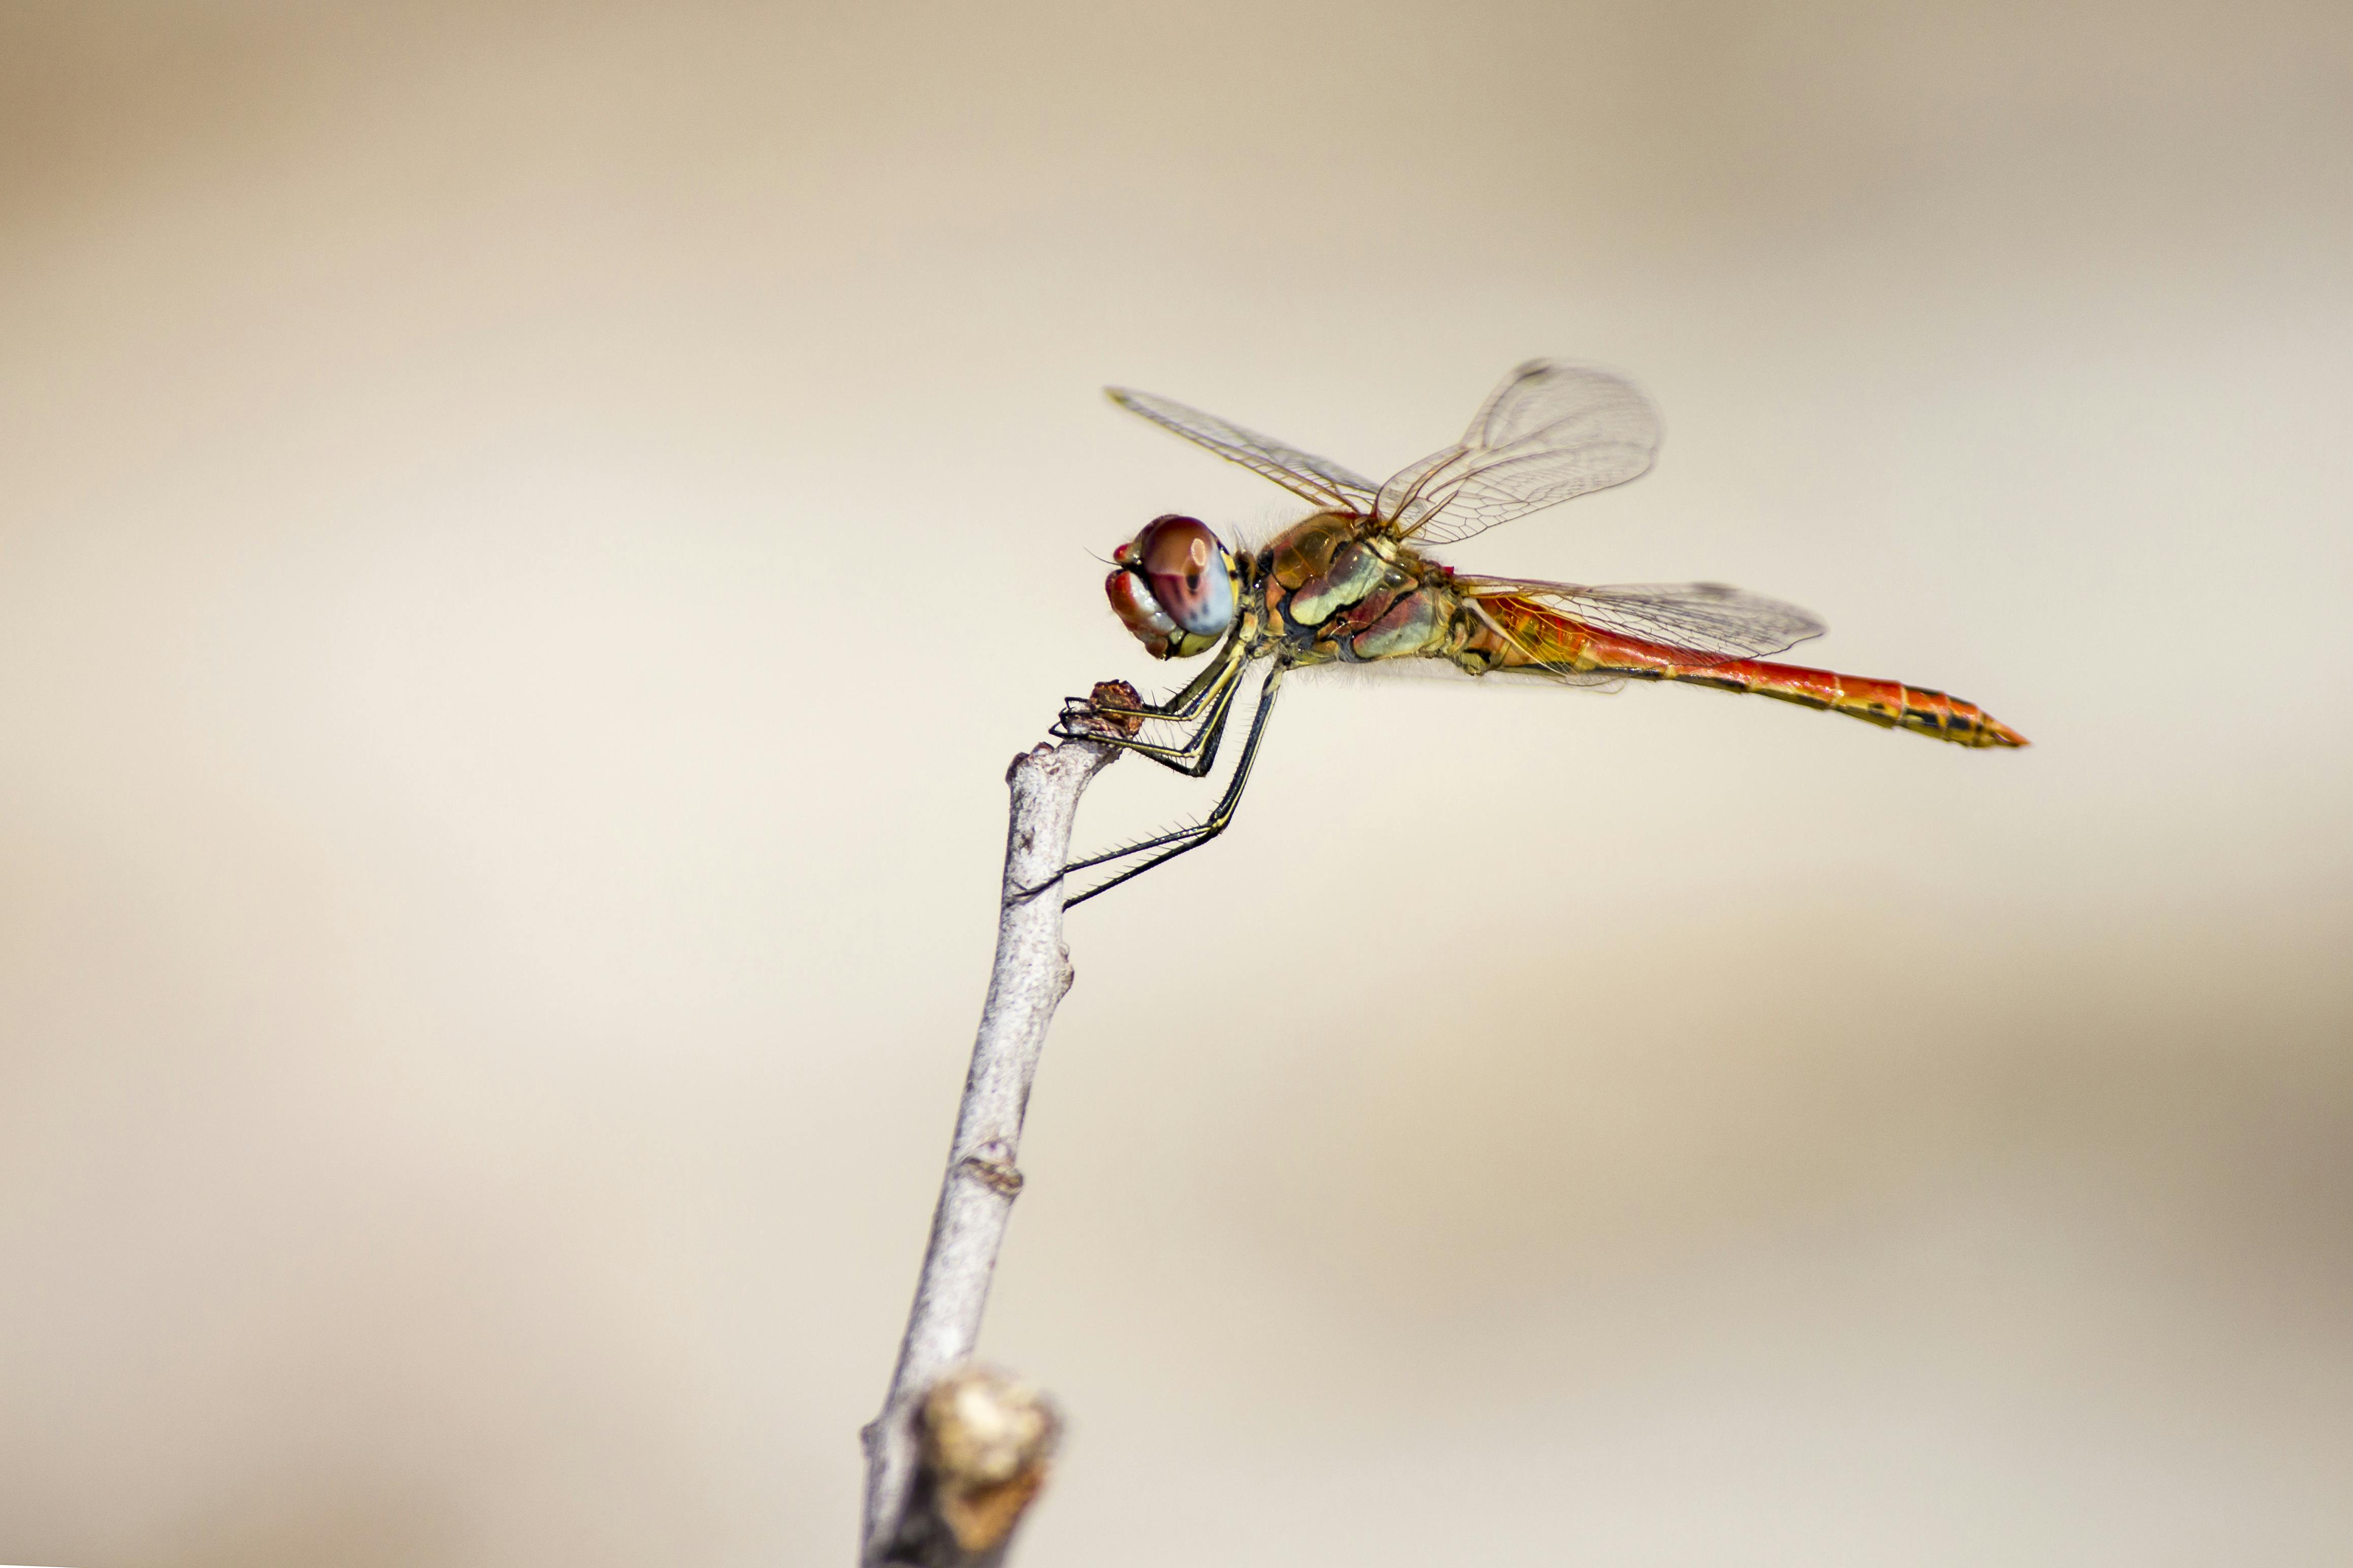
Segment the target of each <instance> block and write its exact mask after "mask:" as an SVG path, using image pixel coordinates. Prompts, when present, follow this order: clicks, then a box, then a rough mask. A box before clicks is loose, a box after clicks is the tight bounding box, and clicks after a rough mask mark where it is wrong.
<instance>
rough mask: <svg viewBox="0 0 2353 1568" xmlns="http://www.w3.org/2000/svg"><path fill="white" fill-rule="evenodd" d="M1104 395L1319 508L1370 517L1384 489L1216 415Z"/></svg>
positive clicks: (1161, 401) (1145, 397) (1140, 395)
mask: <svg viewBox="0 0 2353 1568" xmlns="http://www.w3.org/2000/svg"><path fill="white" fill-rule="evenodd" d="M1103 390H1104V392H1106V393H1107V394H1109V395H1110V397H1111V400H1112V401H1113V403H1116V404H1118V405H1120V406H1121V407H1122V408H1124V409H1126V410H1127V411H1128V412H1129V413H1131V414H1141V415H1143V416H1145V418H1146V419H1149V420H1151V421H1152V422H1153V423H1154V424H1155V425H1158V426H1163V427H1164V428H1166V429H1169V430H1174V431H1176V434H1178V435H1179V436H1182V437H1185V439H1187V441H1196V442H1198V443H1199V444H1200V445H1202V446H1204V447H1208V449H1209V450H1210V451H1212V452H1215V453H1216V454H1217V455H1218V456H1219V457H1220V458H1226V459H1227V460H1228V461H1229V462H1235V463H1240V465H1241V466H1242V467H1243V468H1248V469H1250V472H1252V473H1254V474H1261V475H1263V476H1265V477H1266V478H1268V479H1272V480H1273V481H1274V482H1275V483H1276V484H1279V485H1281V486H1282V488H1283V489H1287V490H1289V491H1291V492H1292V493H1293V495H1299V496H1304V497H1306V498H1307V499H1308V500H1311V501H1314V503H1315V504H1316V505H1317V506H1319V507H1323V508H1325V509H1326V510H1332V511H1353V512H1364V513H1369V512H1370V511H1371V510H1373V498H1374V497H1375V496H1376V495H1377V494H1378V493H1379V491H1380V487H1379V486H1378V485H1376V484H1375V483H1373V481H1372V480H1370V479H1366V478H1364V477H1363V476H1361V475H1358V474H1353V473H1350V472H1349V471H1348V470H1347V469H1345V468H1342V467H1341V466H1340V465H1339V464H1337V463H1335V462H1333V461H1332V460H1331V459H1330V458H1319V457H1317V456H1315V455H1314V453H1312V452H1303V451H1300V450H1299V449H1298V448H1297V447H1286V446H1284V445H1283V444H1282V442H1280V441H1274V440H1270V439H1268V438H1267V437H1264V436H1261V435H1260V434H1258V432H1256V431H1255V430H1245V429H1243V428H1242V427H1241V426H1239V425H1234V424H1229V423H1228V422H1227V421H1225V420H1223V419H1220V418H1219V417H1218V416H1216V415H1214V414H1204V413H1202V412H1201V411H1200V410H1199V409H1198V408H1187V407H1186V406H1185V405H1183V404H1181V403H1172V402H1170V401H1169V400H1168V399H1167V398H1166V397H1155V396H1154V395H1152V394H1150V393H1148V392H1130V391H1128V390H1127V389H1126V388H1125V387H1122V386H1107V387H1105V388H1104V389H1103Z"/></svg>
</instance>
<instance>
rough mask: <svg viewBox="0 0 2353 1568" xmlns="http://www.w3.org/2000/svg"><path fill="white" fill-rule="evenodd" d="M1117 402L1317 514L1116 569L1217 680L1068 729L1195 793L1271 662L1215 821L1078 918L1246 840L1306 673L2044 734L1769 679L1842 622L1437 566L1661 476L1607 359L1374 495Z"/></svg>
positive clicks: (1642, 400)
mask: <svg viewBox="0 0 2353 1568" xmlns="http://www.w3.org/2000/svg"><path fill="white" fill-rule="evenodd" d="M1107 390H1108V393H1109V395H1110V397H1111V400H1112V401H1113V403H1115V404H1117V405H1119V406H1120V407H1122V408H1124V409H1126V410H1127V411H1128V412H1129V413H1131V414H1137V415H1141V416H1143V417H1145V418H1146V419H1149V420H1151V421H1152V422H1153V423H1154V424H1155V425H1159V426H1163V427H1165V428H1166V429H1168V430H1171V431H1174V432H1175V433H1176V434H1177V435H1179V436H1182V437H1185V438H1186V439H1187V440H1188V441H1192V442H1196V443H1198V445H1200V446H1203V447H1208V449H1209V450H1210V451H1212V452H1215V453H1216V454H1218V456H1219V457H1221V458H1227V459H1229V460H1230V461H1232V462H1236V463H1240V465H1241V466H1242V467H1244V468H1248V469H1250V471H1251V472H1253V473H1256V474H1259V475H1261V476H1262V477H1264V478H1266V479H1271V480H1273V481H1274V482H1275V483H1276V484H1278V485H1281V486H1282V487H1283V489H1287V490H1290V491H1291V492H1292V493H1293V494H1294V495H1296V496H1298V497H1299V498H1300V499H1301V500H1304V501H1306V502H1308V503H1309V504H1310V505H1312V506H1313V507H1314V509H1315V510H1314V512H1313V513H1311V514H1310V515H1309V516H1307V517H1305V518H1303V520H1301V521H1298V522H1296V523H1293V525H1292V526H1291V527H1289V528H1287V529H1284V530H1283V531H1281V532H1280V533H1277V534H1276V535H1275V536H1274V537H1273V538H1272V539H1271V540H1269V541H1267V542H1265V543H1264V544H1262V545H1261V546H1259V547H1258V548H1257V549H1255V550H1250V549H1243V548H1239V547H1236V546H1233V545H1229V544H1228V543H1227V542H1225V541H1224V540H1222V539H1221V538H1219V535H1218V534H1217V532H1216V531H1214V530H1212V529H1211V528H1209V527H1208V525H1207V524H1206V523H1204V522H1202V521H1200V520H1199V519H1198V518H1195V517H1187V516H1184V515H1182V514H1179V513H1175V512H1170V513H1166V514H1164V515H1162V516H1160V517H1156V518H1154V519H1153V520H1152V521H1150V522H1148V523H1146V524H1145V526H1144V528H1143V529H1142V531H1139V532H1138V533H1137V534H1136V535H1135V536H1134V538H1133V539H1131V540H1128V541H1127V542H1124V543H1123V544H1121V545H1120V546H1119V547H1118V548H1117V549H1116V550H1114V551H1113V554H1112V563H1113V571H1112V574H1111V575H1110V576H1109V577H1108V578H1106V579H1105V580H1104V583H1103V589H1104V592H1105V593H1106V594H1107V595H1109V597H1110V599H1111V607H1112V610H1113V613H1114V614H1115V615H1116V616H1118V618H1119V620H1120V622H1121V624H1122V625H1124V626H1126V628H1127V629H1128V631H1129V632H1131V633H1132V634H1134V637H1136V638H1137V640H1138V641H1140V642H1142V643H1143V645H1144V647H1145V652H1147V653H1149V654H1150V655H1152V656H1153V657H1154V658H1162V659H1178V658H1197V657H1198V656H1200V655H1202V654H1205V653H1210V652H1211V650H1212V649H1214V650H1215V653H1214V656H1213V657H1212V658H1210V659H1209V662H1208V665H1206V666H1205V667H1204V668H1202V670H1201V672H1200V674H1199V675H1198V676H1197V677H1195V678H1194V679H1192V680H1191V681H1190V682H1189V683H1188V684H1187V685H1186V686H1185V688H1184V689H1182V690H1180V691H1178V692H1176V694H1175V695H1174V696H1173V697H1170V698H1168V699H1167V700H1165V701H1162V702H1157V703H1147V702H1145V701H1143V700H1140V699H1137V698H1135V697H1134V689H1133V688H1129V687H1124V685H1122V684H1121V683H1116V682H1114V683H1108V684H1106V685H1105V686H1103V687H1098V688H1097V689H1096V692H1095V694H1094V696H1093V697H1092V698H1074V699H1072V700H1071V701H1070V703H1069V704H1068V705H1066V706H1065V708H1064V710H1063V711H1062V714H1061V716H1060V720H1059V721H1057V723H1056V725H1055V733H1056V734H1058V735H1060V736H1063V737H1065V738H1069V737H1071V736H1076V735H1082V734H1083V735H1087V736H1090V737H1092V738H1094V739H1097V740H1104V741H1108V742H1109V743H1111V744H1113V745H1115V746H1118V747H1120V748H1122V749H1124V750H1126V751H1130V752H1136V753H1137V754H1139V755H1141V756H1145V757H1148V758H1150V759H1151V760H1152V761H1154V762H1155V763H1160V764H1161V765H1163V766H1165V767H1168V768H1173V769H1175V770H1176V772H1178V773H1184V774H1186V775H1187V776H1189V777H1193V778H1203V777H1206V776H1208V773H1209V772H1210V770H1211V769H1212V767H1213V766H1214V765H1215V763H1216V762H1217V757H1218V747H1219V742H1220V741H1221V740H1222V739H1223V738H1224V736H1225V733H1226V730H1227V725H1228V722H1229V720H1231V719H1232V718H1233V716H1234V713H1235V711H1236V702H1235V694H1236V693H1237V692H1238V691H1239V690H1240V689H1241V688H1242V686H1243V684H1244V679H1243V677H1244V674H1245V672H1246V671H1247V670H1249V669H1250V668H1251V667H1253V666H1255V665H1258V664H1260V663H1261V662H1263V663H1265V664H1266V665H1267V670H1266V675H1265V679H1264V680H1263V681H1262V682H1261V685H1260V687H1259V695H1258V700H1257V704H1256V707H1255V709H1254V710H1252V712H1251V715H1250V725H1249V729H1248V731H1247V733H1246V735H1245V737H1244V739H1243V741H1242V751H1241V756H1240V761H1239V762H1238V763H1236V764H1235V768H1234V772H1233V775H1232V777H1231V779H1230V780H1229V782H1228V784H1227V785H1226V788H1225V791H1224V793H1223V795H1221V796H1220V797H1219V800H1218V802H1217V805H1215V806H1214V807H1213V808H1212V809H1211V810H1210V812H1209V813H1208V816H1206V817H1204V818H1203V819H1202V820H1201V821H1199V822H1198V823H1194V824H1190V825H1188V826H1183V827H1178V828H1175V829H1172V830H1170V831H1167V832H1165V833H1159V834H1155V835H1153V836H1152V837H1146V838H1144V839H1141V840H1138V841H1136V842H1134V843H1131V844H1127V845H1124V846H1123V847H1120V848H1117V849H1113V850H1109V851H1107V852H1105V853H1103V854H1100V855H1095V856H1091V857H1089V858H1085V859H1082V860H1074V861H1072V862H1071V863H1070V864H1069V865H1067V866H1065V867H1064V868H1063V870H1062V874H1063V876H1064V877H1071V876H1073V875H1076V874H1081V873H1086V872H1097V873H1101V872H1103V871H1105V870H1109V871H1110V872H1111V874H1110V875H1108V876H1105V877H1103V879H1101V880H1099V881H1097V882H1095V883H1094V885H1093V886H1092V887H1089V888H1087V889H1085V890H1084V891H1082V892H1081V893H1079V894H1077V895H1076V896H1075V897H1072V898H1071V899H1069V900H1067V904H1068V905H1071V906H1075V905H1078V904H1082V903H1084V902H1085V901H1086V900H1089V899H1092V898H1095V897H1097V896H1098V895H1100V894H1103V893H1105V892H1108V891H1110V890H1111V889H1113V888H1115V887H1117V886H1119V885H1120V884H1122V883H1124V882H1126V881H1129V880H1132V879H1134V878H1136V877H1140V876H1142V875H1143V874H1144V873H1145V872H1146V871H1148V870H1151V869H1152V868H1154V867H1155V866H1160V865H1165V864H1166V862H1168V861H1169V860H1171V859H1174V858H1176V857H1177V856H1179V855H1182V854H1185V853H1187V852H1188V851H1190V850H1194V849H1198V848H1199V847H1201V846H1202V845H1204V844H1207V843H1208V842H1209V840H1211V839H1213V838H1215V837H1218V836H1219V834H1221V833H1223V832H1224V831H1225V830H1226V829H1227V828H1228V827H1229V826H1231V825H1232V823H1233V819H1234V812H1235V809H1236V807H1238V806H1239V805H1240V803H1241V798H1242V792H1243V791H1244V790H1245V789H1246V788H1247V787H1248V786H1249V784H1250V769H1251V766H1252V764H1253V763H1256V761H1257V760H1258V753H1259V746H1260V743H1261V742H1262V741H1264V739H1265V738H1266V728H1267V720H1268V717H1269V716H1270V715H1271V713H1272V712H1273V711H1274V704H1275V699H1276V698H1277V696H1279V695H1280V694H1281V692H1282V685H1283V680H1284V678H1285V677H1286V676H1288V675H1290V674H1291V673H1292V672H1293V671H1294V670H1301V669H1307V668H1314V667H1316V666H1325V665H1360V666H1372V667H1384V666H1386V667H1390V668H1398V667H1404V666H1406V665H1408V664H1409V661H1420V664H1419V667H1420V668H1433V667H1434V668H1438V669H1440V670H1451V671H1456V672H1460V673H1461V674H1462V675H1467V676H1475V677H1491V676H1499V677H1504V678H1506V679H1510V678H1520V679H1541V680H1546V681H1549V682H1552V683H1554V684H1556V685H1560V686H1587V687H1615V686H1619V685H1622V684H1624V683H1625V682H1628V681H1635V680H1662V681H1679V682H1682V683H1683V684H1685V685H1690V686H1703V687H1712V688H1715V689H1717V690H1722V691H1735V692H1744V693H1747V694H1749V695H1752V696H1757V697H1770V698H1774V699H1777V700H1780V701H1783V702H1792V703H1796V704H1798V705H1799V706H1800V707H1804V708H1812V709H1818V710H1823V711H1826V712H1831V713H1844V714H1846V715H1848V716H1850V717H1852V718H1856V719H1860V720H1862V721H1864V722H1866V723H1871V724H1876V725H1879V726H1881V727H1882V728H1884V729H1890V730H1908V731H1911V732H1913V733H1914V734H1917V735H1926V736H1928V737H1930V738H1932V739H1934V740H1938V741H1947V742H1953V743H1954V744H1957V745H1962V746H1972V747H2018V746H2024V745H2025V744H2027V740H2026V737H2025V736H2023V735H2021V734H2020V733H2019V732H2018V731H2015V730H2013V729H2011V728H2010V726H2009V725H2007V724H2004V723H2002V722H2000V721H1999V720H1996V719H1995V718H1993V717H1992V716H1991V715H1990V714H1988V713H1987V712H1985V711H1984V710H1982V709H1980V708H1978V706H1977V705H1976V704H1974V703H1970V702H1965V701H1963V700H1960V699H1959V698H1957V697H1951V696H1947V694H1946V693H1944V692H1941V691H1936V690H1931V689H1928V688H1926V687H1920V686H1909V685H1906V684H1905V683H1904V682H1902V681H1896V680H1879V679H1863V678H1861V677H1857V676H1852V675H1839V674H1834V673H1833V672H1831V671H1830V670H1826V669H1810V668H1805V667H1803V666H1799V665H1790V664H1775V663H1769V662H1767V658H1768V656H1770V655H1773V654H1777V653H1779V652H1782V651H1783V650H1784V649H1787V648H1789V647H1794V646H1795V645H1797V644H1798V643H1800V642H1803V641H1805V640H1806V639H1807V638H1809V637H1819V636H1820V635H1821V633H1822V632H1823V630H1824V629H1825V628H1824V626H1823V625H1822V623H1821V622H1820V621H1819V620H1817V619H1815V618H1814V617H1813V616H1810V615H1809V614H1807V613H1806V612H1805V611H1803V610H1800V609H1799V608H1797V607H1795V606H1794V605H1785V604H1783V603H1781V602H1780V601H1778V600H1777V599H1768V598H1766V597H1764V596H1762V595H1757V594H1750V593H1746V592H1743V591H1742V590H1740V589H1738V588H1734V587H1729V586H1727V585H1725V584H1721V583H1641V584H1618V585H1615V586H1602V587H1588V586H1585V585H1582V584H1573V583H1549V582H1541V581H1535V580H1532V579H1526V578H1518V577H1487V576H1474V575H1472V574H1468V573H1461V572H1457V571H1455V570H1454V569H1453V568H1452V567H1451V566H1448V565H1445V564H1443V563H1440V562H1439V561H1437V560H1435V559H1433V558H1432V557H1431V555H1430V553H1429V552H1430V547H1432V546H1443V545H1451V544H1459V543H1461V542H1462V541H1464V540H1466V539H1469V538H1471V537H1472V536H1473V535H1475V534H1479V533H1483V532H1485V531H1487V530H1489V529H1491V528H1494V527H1497V526H1499V525H1500V524H1503V523H1506V522H1509V521H1512V520H1513V519H1514V518H1519V517H1525V516H1526V515H1527V514H1529V513H1530V512H1535V511H1541V510H1544V509H1545V508H1546V507H1550V506H1554V505H1556V504H1558V503H1559V502H1561V501H1565V500H1570V499H1572V498H1574V497H1577V496H1581V495H1587V494H1590V493H1591V492H1593V491H1595V490H1602V489H1609V488H1610V487H1611V486H1613V485H1621V484H1624V483H1625V482H1626V481H1627V480H1629V479H1636V478H1638V477H1640V476H1641V474H1643V473H1644V472H1645V471H1647V470H1648V469H1649V468H1650V467H1651V460H1652V458H1654V457H1655V455H1656V454H1657V451H1658V447H1659V418H1658V415H1657V412H1656V411H1655V410H1654V409H1653V408H1652V407H1651V402H1650V400H1649V399H1648V398H1647V397H1645V396H1644V395H1642V393H1641V391H1640V390H1639V389H1638V388H1636V387H1635V386H1634V385H1633V384H1631V383H1630V382H1628V381H1627V380H1625V379H1624V378H1623V377H1621V376H1619V375H1617V374H1614V373H1612V372H1610V371H1608V370H1604V369H1601V368H1599V367H1598V366H1594V365H1588V364H1579V363H1572V362H1566V361H1557V360H1531V361H1530V362H1528V363H1525V364H1523V365H1521V366H1520V367H1519V368H1518V369H1516V370H1514V371H1513V372H1512V373H1511V374H1509V375H1506V376H1505V377H1504V380H1503V383H1502V384H1500V385H1499V386H1497V387H1496V388H1495V390H1494V391H1493V393H1492V394H1490V395H1489V396H1488V398H1487V400H1486V402H1484V403H1482V404H1481V405H1479V412H1478V413H1477V414H1476V415H1474V416H1472V420H1471V425H1470V428H1469V429H1467V430H1466V431H1464V433H1463V436H1462V438H1461V440H1460V441H1457V442H1455V443H1453V444H1452V445H1451V446H1448V447H1441V448H1440V449H1439V450H1438V451H1435V452H1432V453H1431V454H1430V456H1428V457H1426V458H1422V459H1420V460H1419V462H1414V463H1409V464H1408V465H1407V466H1406V467H1405V468H1401V469H1399V470H1398V472H1397V473H1396V474H1395V475H1393V476H1391V477H1390V479H1388V481H1387V482H1386V483H1382V484H1375V483H1374V482H1372V481H1371V480H1370V479H1364V478H1362V477H1360V476H1358V475H1357V474H1356V473H1354V472H1352V471H1351V470H1349V469H1347V468H1343V467H1341V466H1340V465H1339V464H1337V463H1335V462H1333V461H1331V460H1330V459H1328V458H1319V457H1315V456H1314V455H1313V454H1311V453H1307V452H1303V451H1301V450H1299V449H1298V448H1296V447H1291V446H1287V445H1285V444H1284V443H1282V442H1281V441H1275V440H1271V439H1269V438H1268V437H1264V436H1261V435H1258V434H1256V433H1255V432H1253V431H1250V430H1246V429H1244V428H1243V427H1242V426H1239V425H1236V424H1233V423H1231V422H1229V421H1228V420H1224V419H1220V418H1219V417H1217V416H1215V415H1210V414H1204V413H1202V412H1201V411H1200V410H1198V409H1196V408H1188V407H1187V406H1186V405H1183V404H1181V403H1176V402H1173V401H1171V400H1169V399H1167V398H1165V397H1157V396H1155V395H1151V394H1149V393H1143V392H1132V391H1128V390H1126V389H1124V388H1121V387H1112V388H1109V389H1107Z"/></svg>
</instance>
